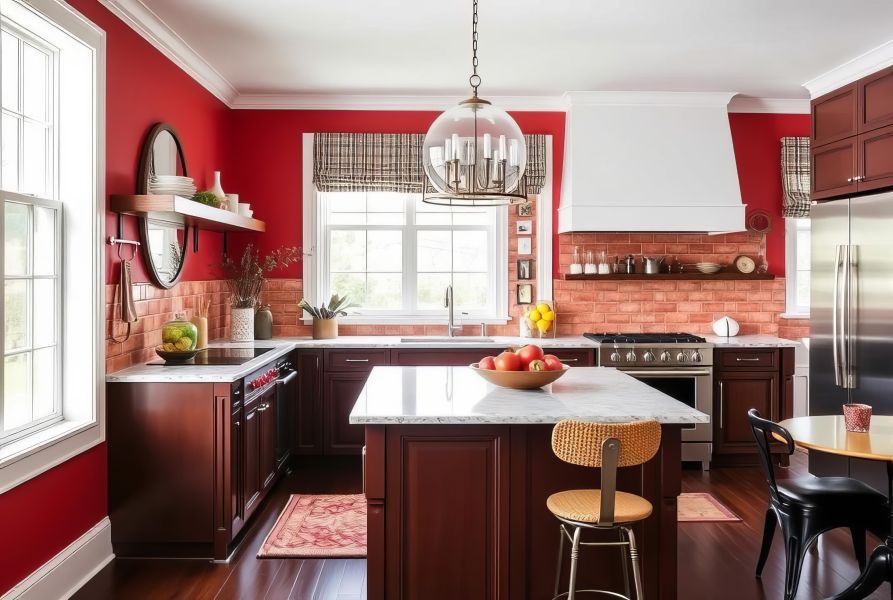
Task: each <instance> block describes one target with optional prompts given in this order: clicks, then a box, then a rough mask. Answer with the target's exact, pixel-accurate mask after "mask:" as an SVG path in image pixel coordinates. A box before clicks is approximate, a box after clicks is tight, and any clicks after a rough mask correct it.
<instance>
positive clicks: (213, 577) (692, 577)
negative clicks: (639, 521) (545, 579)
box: [74, 453, 891, 600]
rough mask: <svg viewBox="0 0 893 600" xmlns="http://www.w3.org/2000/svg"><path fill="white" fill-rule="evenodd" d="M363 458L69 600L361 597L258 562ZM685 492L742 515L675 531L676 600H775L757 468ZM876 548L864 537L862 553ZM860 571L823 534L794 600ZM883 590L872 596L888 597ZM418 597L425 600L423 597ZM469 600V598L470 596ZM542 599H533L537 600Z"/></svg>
mask: <svg viewBox="0 0 893 600" xmlns="http://www.w3.org/2000/svg"><path fill="white" fill-rule="evenodd" d="M805 473H806V459H805V455H802V454H800V453H797V454H795V456H794V460H793V461H792V465H791V468H790V469H789V470H786V471H784V470H783V471H781V472H780V474H779V476H780V477H785V476H793V475H803V474H805ZM360 477H361V474H360V462H359V458H354V457H350V458H345V459H334V460H329V461H326V462H325V463H314V464H312V465H308V466H307V467H304V468H302V469H299V470H296V471H295V472H294V473H292V474H291V475H290V476H289V477H287V478H285V479H284V480H283V481H282V482H280V484H279V485H278V487H277V489H276V490H275V491H274V493H273V494H271V496H270V498H269V499H268V501H267V502H266V504H265V506H263V507H262V510H261V513H260V514H259V515H258V516H259V518H258V519H257V520H256V521H255V524H254V525H253V526H252V528H251V529H250V530H249V531H248V534H247V535H246V536H245V538H244V540H243V542H242V544H241V545H240V546H239V548H238V550H237V551H236V552H235V554H234V555H233V557H232V558H231V560H230V562H229V563H227V564H213V563H209V562H206V561H197V560H192V561H174V560H126V559H116V560H114V561H112V563H111V564H109V565H108V566H107V567H106V568H104V569H103V570H102V571H100V573H99V574H97V575H96V577H94V578H93V579H91V580H90V581H89V582H88V583H87V585H85V586H84V587H83V588H82V589H81V590H80V591H79V592H78V594H76V595H75V596H74V598H75V600H96V599H107V598H109V599H126V600H129V599H140V600H153V599H161V598H165V599H183V600H186V599H189V600H204V599H240V600H255V599H258V600H259V599H263V598H269V599H273V600H278V599H286V598H290V599H296V600H362V599H365V597H366V563H365V561H364V560H356V559H353V560H334V559H329V560H298V559H290V560H279V559H265V560H258V559H256V558H255V555H256V554H257V550H258V548H259V547H260V544H261V542H262V541H263V539H264V537H265V536H266V534H267V532H268V531H269V530H270V529H271V528H272V526H273V522H274V521H275V520H276V517H277V516H278V515H279V511H280V510H281V509H282V507H283V506H284V505H285V502H286V500H287V499H288V496H289V494H292V493H357V492H359V490H360ZM683 486H684V490H685V491H689V492H699V491H707V492H711V493H712V494H714V495H715V496H716V497H717V498H719V499H720V500H721V501H722V502H724V503H725V504H726V505H727V506H728V507H729V508H731V509H732V510H733V511H735V513H736V514H737V515H738V516H740V517H741V518H742V519H743V521H742V522H740V523H683V524H680V527H679V596H678V597H679V600H775V599H779V598H781V597H782V590H783V586H784V545H783V543H782V540H781V537H780V534H779V533H776V538H775V542H774V544H773V547H772V552H771V554H770V556H769V562H768V563H767V565H766V568H765V570H764V573H763V578H762V580H760V579H756V578H755V577H754V576H753V571H754V566H755V563H756V557H757V553H758V551H759V545H760V536H761V533H762V528H763V516H764V513H765V510H766V504H767V499H766V484H765V482H764V481H763V479H762V476H761V475H760V473H759V471H758V470H757V469H755V468H732V469H715V470H713V471H710V472H707V473H702V472H701V471H699V470H698V471H695V470H686V471H685V472H684V475H683ZM876 543H877V540H875V539H871V538H869V541H868V544H867V545H868V548H869V551H870V549H871V548H872V547H873V546H874V545H875V544H876ZM857 574H858V569H857V566H856V561H855V559H854V558H853V551H852V542H851V541H850V538H849V534H848V533H846V532H842V531H834V532H831V533H830V534H825V535H824V536H823V538H822V540H821V541H820V543H819V547H818V551H817V552H815V553H812V554H810V556H809V557H808V558H807V561H806V564H805V565H804V567H803V577H802V578H801V580H800V591H799V593H798V594H797V599H798V600H816V599H819V598H825V597H827V596H830V595H832V594H833V593H835V592H838V591H840V590H842V589H843V588H844V587H846V585H847V584H848V582H850V581H852V580H853V579H855V577H856V576H857ZM890 597H891V596H890V586H889V585H884V586H883V587H882V588H881V589H880V590H878V591H877V592H876V593H875V594H874V595H872V596H871V598H872V599H873V600H874V599H881V598H884V599H887V598H890ZM420 600H421V599H420ZM469 600H470V599H469ZM535 600H539V599H535Z"/></svg>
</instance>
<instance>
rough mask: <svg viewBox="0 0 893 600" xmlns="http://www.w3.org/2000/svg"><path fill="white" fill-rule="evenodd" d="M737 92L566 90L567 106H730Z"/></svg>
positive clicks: (565, 99)
mask: <svg viewBox="0 0 893 600" xmlns="http://www.w3.org/2000/svg"><path fill="white" fill-rule="evenodd" d="M735 94H736V92H637V91H625V92H619V91H616V92H565V93H564V96H563V99H564V103H565V107H566V108H570V107H571V106H574V105H577V106H580V105H589V106H593V105H598V106H612V105H615V106H722V107H726V106H728V104H729V102H730V101H731V99H732V97H733V96H735Z"/></svg>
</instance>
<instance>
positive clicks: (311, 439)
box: [292, 350, 323, 455]
mask: <svg viewBox="0 0 893 600" xmlns="http://www.w3.org/2000/svg"><path fill="white" fill-rule="evenodd" d="M322 356H323V354H322V350H301V351H300V352H298V355H297V360H296V361H295V367H296V368H297V371H298V382H297V385H298V390H297V399H296V400H297V402H296V405H295V410H294V412H293V419H292V423H293V429H292V452H293V453H294V454H295V455H298V454H322V453H323V441H322V440H323V408H322V407H323V371H322Z"/></svg>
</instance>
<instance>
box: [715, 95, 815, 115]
mask: <svg viewBox="0 0 893 600" xmlns="http://www.w3.org/2000/svg"><path fill="white" fill-rule="evenodd" d="M729 112H730V113H772V114H784V115H808V114H810V109H809V98H758V97H756V96H742V95H738V96H735V97H734V98H732V100H731V101H730V102H729Z"/></svg>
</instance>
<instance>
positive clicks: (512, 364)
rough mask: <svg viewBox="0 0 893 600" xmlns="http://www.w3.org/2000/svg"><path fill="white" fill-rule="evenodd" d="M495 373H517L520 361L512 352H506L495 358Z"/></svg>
mask: <svg viewBox="0 0 893 600" xmlns="http://www.w3.org/2000/svg"><path fill="white" fill-rule="evenodd" d="M494 362H495V363H496V370H497V371H519V370H520V369H521V359H520V358H519V357H518V355H517V354H515V353H514V352H509V351H508V350H506V351H505V352H503V353H502V354H500V355H499V356H497V357H496V360H495V361H494Z"/></svg>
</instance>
